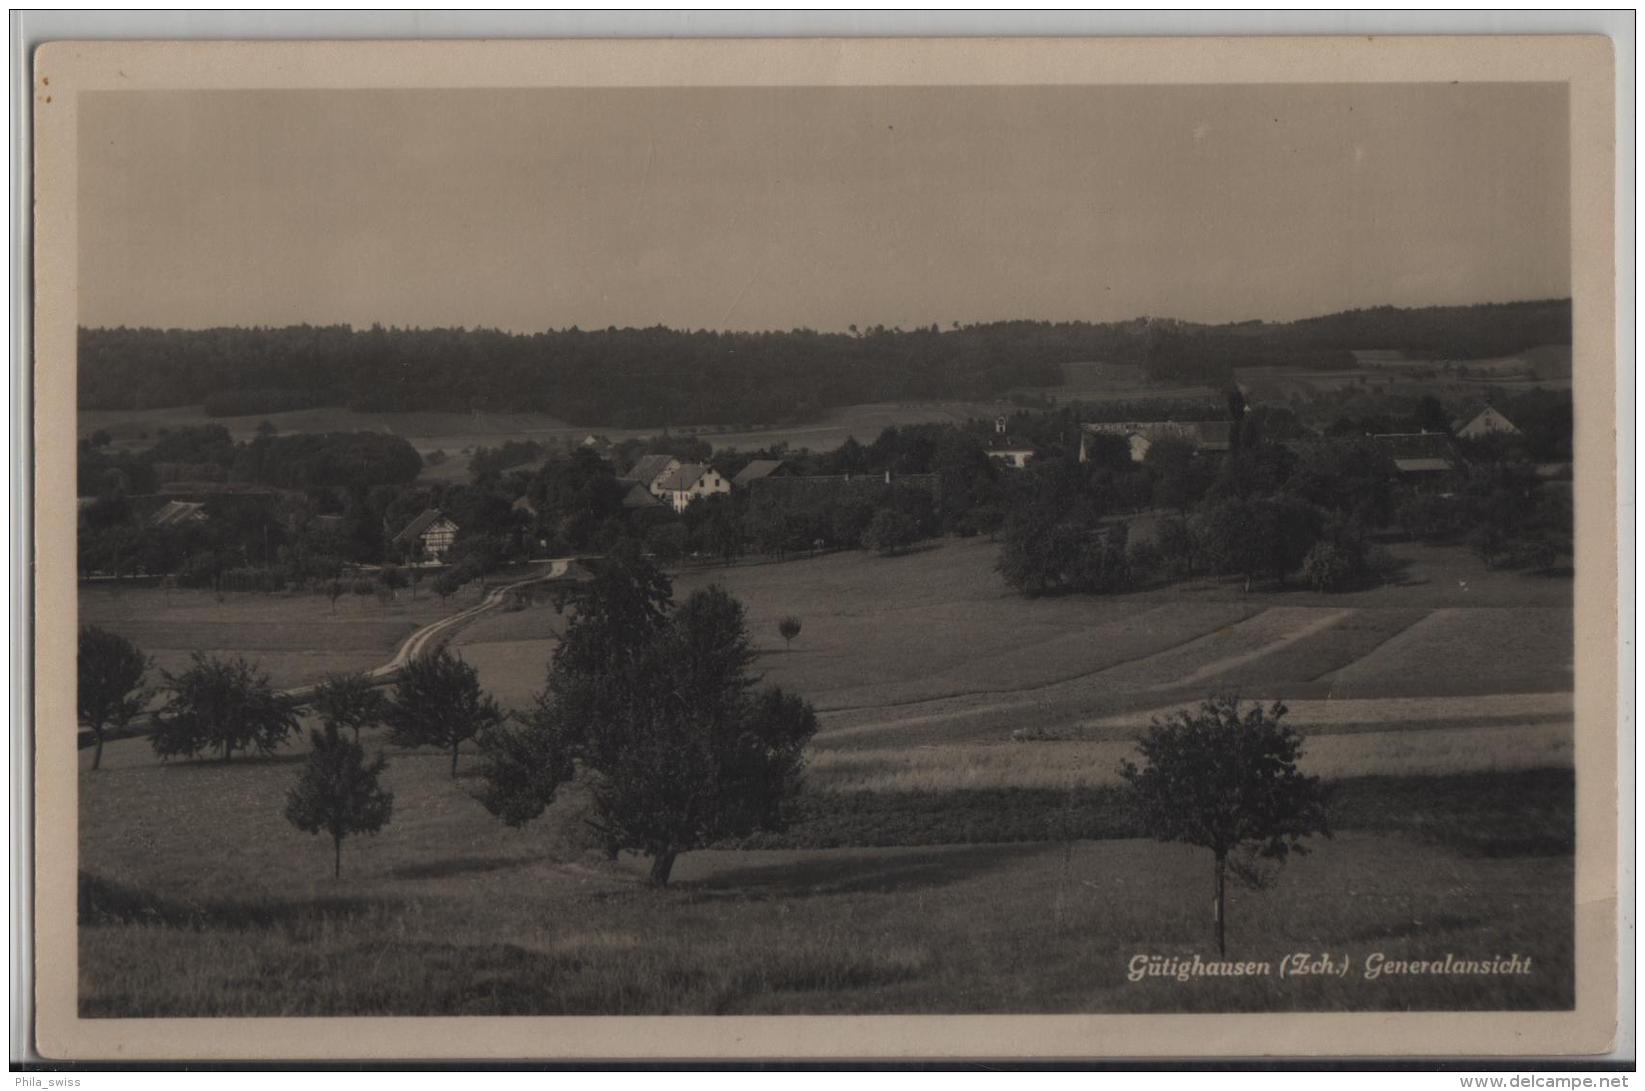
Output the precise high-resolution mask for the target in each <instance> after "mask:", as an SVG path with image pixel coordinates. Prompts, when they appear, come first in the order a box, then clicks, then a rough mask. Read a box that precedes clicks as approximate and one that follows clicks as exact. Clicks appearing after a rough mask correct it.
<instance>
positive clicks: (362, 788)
mask: <svg viewBox="0 0 1645 1091" xmlns="http://www.w3.org/2000/svg"><path fill="white" fill-rule="evenodd" d="M311 737H312V738H313V741H314V749H313V751H312V752H311V753H310V754H309V756H308V762H307V763H306V764H305V765H304V766H303V771H302V772H301V773H300V774H298V777H297V783H296V784H294V785H293V786H292V787H291V788H290V789H288V790H287V792H286V821H288V822H290V823H291V824H292V825H293V826H296V827H297V828H298V829H299V830H302V831H303V832H304V833H315V834H317V833H321V832H324V833H329V834H330V835H331V852H332V875H333V876H334V877H341V876H342V874H343V838H345V837H348V836H349V835H350V834H355V833H376V832H377V831H378V830H380V829H382V828H383V826H384V825H385V824H387V822H388V819H389V816H390V815H391V814H392V813H393V812H394V793H392V792H386V791H384V790H383V787H382V785H381V784H379V783H378V777H379V776H381V775H382V772H383V769H384V768H385V766H386V764H387V763H386V762H385V761H384V760H383V756H382V755H381V754H378V755H377V758H376V760H374V761H373V762H371V764H369V765H368V764H366V759H365V751H364V750H362V749H360V744H359V743H357V742H352V741H350V740H348V739H345V738H343V736H342V734H341V732H339V731H338V730H337V728H336V726H335V725H333V724H329V723H328V724H327V725H326V729H325V730H324V731H323V732H322V731H314V732H312V733H311Z"/></svg>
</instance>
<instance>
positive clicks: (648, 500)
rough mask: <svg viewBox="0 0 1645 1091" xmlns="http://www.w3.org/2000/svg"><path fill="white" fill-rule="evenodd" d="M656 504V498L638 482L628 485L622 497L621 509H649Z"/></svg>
mask: <svg viewBox="0 0 1645 1091" xmlns="http://www.w3.org/2000/svg"><path fill="white" fill-rule="evenodd" d="M656 503H657V498H656V497H655V496H652V495H651V491H650V490H649V489H647V488H646V487H645V486H644V485H642V484H640V483H639V482H638V481H636V482H634V484H632V485H630V486H629V488H628V492H627V493H625V494H624V495H623V507H625V508H649V507H653V506H655V505H656Z"/></svg>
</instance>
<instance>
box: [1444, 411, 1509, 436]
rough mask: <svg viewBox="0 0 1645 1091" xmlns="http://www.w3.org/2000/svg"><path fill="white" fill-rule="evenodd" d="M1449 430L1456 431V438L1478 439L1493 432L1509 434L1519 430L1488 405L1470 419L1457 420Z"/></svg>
mask: <svg viewBox="0 0 1645 1091" xmlns="http://www.w3.org/2000/svg"><path fill="white" fill-rule="evenodd" d="M1451 430H1452V431H1453V432H1455V433H1456V436H1457V438H1458V439H1479V438H1480V437H1481V436H1489V435H1492V434H1493V433H1495V434H1499V435H1507V436H1511V435H1513V434H1514V433H1516V432H1518V431H1519V429H1518V428H1516V427H1514V422H1513V421H1511V420H1509V419H1508V418H1507V417H1505V416H1503V415H1502V414H1501V413H1500V412H1498V411H1497V410H1496V408H1495V407H1493V406H1490V405H1487V406H1486V407H1485V408H1484V409H1481V410H1480V411H1479V412H1478V413H1476V414H1474V416H1473V418H1472V419H1471V420H1466V421H1460V420H1459V421H1457V422H1456V423H1455V424H1454V425H1453V426H1452V428H1451Z"/></svg>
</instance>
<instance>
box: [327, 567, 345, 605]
mask: <svg viewBox="0 0 1645 1091" xmlns="http://www.w3.org/2000/svg"><path fill="white" fill-rule="evenodd" d="M343 590H344V588H343V579H342V577H341V576H333V577H332V578H331V582H330V583H328V584H326V598H328V599H330V600H331V609H332V611H333V612H336V610H337V600H338V599H340V598H342V597H343Z"/></svg>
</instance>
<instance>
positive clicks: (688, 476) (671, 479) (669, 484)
mask: <svg viewBox="0 0 1645 1091" xmlns="http://www.w3.org/2000/svg"><path fill="white" fill-rule="evenodd" d="M708 472H709V467H707V466H705V465H703V464H702V463H701V462H687V463H685V464H684V465H682V466H678V467H676V468H675V469H674V470H672V471H670V472H669V473H668V474H667V475H666V476H665V477H664V478H663V479H662V480H661V481H659V482H657V488H659V489H661V490H662V491H663V492H685V491H686V490H687V489H689V488H691V486H693V485H695V484H696V483H697V482H698V481H699V480H701V479H702V476H703V475H704V474H706V473H708Z"/></svg>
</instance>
